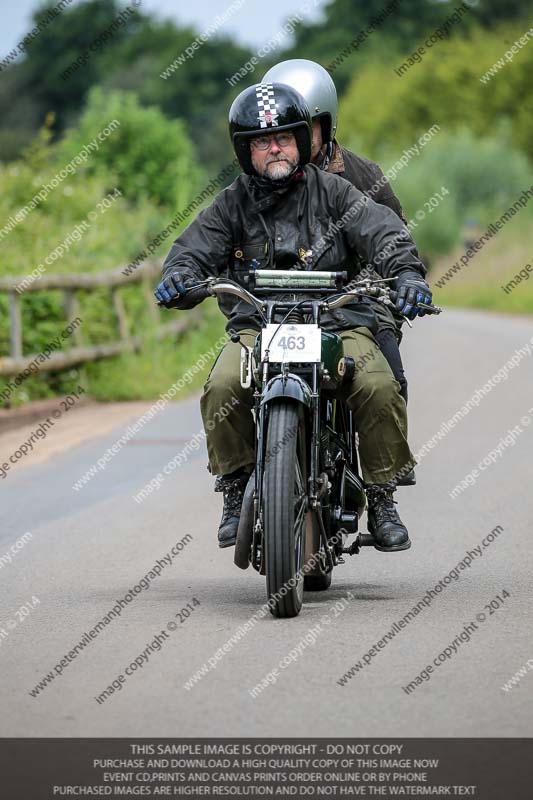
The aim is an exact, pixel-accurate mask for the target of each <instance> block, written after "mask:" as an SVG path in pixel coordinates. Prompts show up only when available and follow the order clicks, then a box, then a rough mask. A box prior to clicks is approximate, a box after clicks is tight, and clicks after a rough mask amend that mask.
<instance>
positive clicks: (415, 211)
mask: <svg viewBox="0 0 533 800" xmlns="http://www.w3.org/2000/svg"><path fill="white" fill-rule="evenodd" d="M397 158H398V156H397V154H396V153H390V152H389V154H388V155H387V154H383V159H381V158H380V165H381V166H382V168H383V169H384V170H385V171H386V170H387V169H388V168H389V167H391V166H392V165H393V164H394V163H395V161H396V160H397ZM532 184H533V168H532V167H531V165H530V164H529V162H528V159H527V158H526V156H525V155H523V153H520V152H518V151H516V150H514V149H513V147H512V145H511V144H510V142H509V136H508V132H507V133H506V132H505V130H503V129H502V130H501V132H500V134H499V135H497V134H494V135H493V136H490V137H480V136H476V135H475V134H474V133H472V131H469V130H467V129H460V130H458V131H457V132H455V133H450V132H447V131H441V132H439V133H437V134H436V135H435V136H434V138H433V139H432V140H431V142H430V143H429V144H427V146H426V147H425V148H424V149H423V150H421V151H420V155H419V156H414V157H413V158H412V159H411V160H410V161H409V162H408V164H407V165H406V166H405V167H404V168H403V169H401V170H400V171H399V172H398V174H397V176H396V178H395V179H394V180H393V181H392V186H393V188H394V191H395V193H396V194H397V195H398V197H399V198H400V201H401V203H402V206H403V209H404V213H405V215H406V217H407V219H408V220H414V227H413V228H412V235H413V238H414V239H415V241H416V242H417V244H418V246H419V248H420V251H421V252H422V253H423V254H424V255H425V256H426V257H430V258H433V257H434V256H436V255H439V254H443V253H448V252H450V251H451V250H452V249H453V248H454V247H455V245H456V244H457V243H458V242H459V240H460V238H461V235H462V232H463V229H464V227H465V225H475V227H477V228H479V227H481V226H486V225H488V224H489V223H490V222H491V221H492V220H493V219H494V218H495V217H497V216H500V215H501V214H502V213H503V212H504V211H505V210H506V209H507V208H508V207H509V206H511V205H512V204H513V203H514V202H515V200H516V199H517V198H518V197H519V195H520V193H521V192H522V191H523V190H524V189H526V188H528V187H529V186H531V185H532ZM443 188H444V189H445V190H447V191H448V192H449V193H448V194H446V192H445V191H443ZM438 194H441V195H442V197H443V199H442V200H440V201H438V205H436V206H435V208H433V209H431V206H429V207H428V204H429V201H430V199H431V198H432V197H436V196H437V195H438ZM420 217H422V219H421V220H420Z"/></svg>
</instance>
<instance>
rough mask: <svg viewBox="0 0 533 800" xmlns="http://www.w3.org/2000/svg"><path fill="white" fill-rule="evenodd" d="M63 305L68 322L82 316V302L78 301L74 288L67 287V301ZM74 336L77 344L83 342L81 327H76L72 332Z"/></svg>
mask: <svg viewBox="0 0 533 800" xmlns="http://www.w3.org/2000/svg"><path fill="white" fill-rule="evenodd" d="M63 307H64V309H65V316H66V318H67V322H72V320H74V319H77V318H78V317H79V316H80V304H79V301H78V295H77V294H76V292H75V290H74V289H65V302H64V305H63ZM72 338H73V339H74V342H75V344H77V345H81V344H82V342H83V337H82V332H81V329H80V328H75V330H74V331H73V333H72Z"/></svg>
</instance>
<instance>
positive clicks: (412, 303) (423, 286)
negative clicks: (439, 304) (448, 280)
mask: <svg viewBox="0 0 533 800" xmlns="http://www.w3.org/2000/svg"><path fill="white" fill-rule="evenodd" d="M397 286H398V299H397V300H396V308H397V310H398V311H399V312H400V314H403V315H404V317H407V319H414V318H415V317H416V316H417V315H418V316H420V317H423V316H425V314H426V311H425V309H423V308H418V306H417V305H416V304H417V303H426V304H427V305H429V304H430V303H431V301H432V299H433V295H432V293H431V289H430V288H429V286H428V285H427V283H426V282H425V280H424V279H423V278H405V279H404V280H403V281H402V279H401V278H398V282H397Z"/></svg>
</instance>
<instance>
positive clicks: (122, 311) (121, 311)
mask: <svg viewBox="0 0 533 800" xmlns="http://www.w3.org/2000/svg"><path fill="white" fill-rule="evenodd" d="M111 297H112V299H113V308H114V309H115V314H116V315H117V320H118V331H119V334H120V338H121V339H122V340H124V341H127V340H128V339H129V338H130V331H129V325H128V317H127V316H126V308H125V307H124V301H123V299H122V295H121V294H120V291H119V289H118V287H116V286H115V287H113V289H111Z"/></svg>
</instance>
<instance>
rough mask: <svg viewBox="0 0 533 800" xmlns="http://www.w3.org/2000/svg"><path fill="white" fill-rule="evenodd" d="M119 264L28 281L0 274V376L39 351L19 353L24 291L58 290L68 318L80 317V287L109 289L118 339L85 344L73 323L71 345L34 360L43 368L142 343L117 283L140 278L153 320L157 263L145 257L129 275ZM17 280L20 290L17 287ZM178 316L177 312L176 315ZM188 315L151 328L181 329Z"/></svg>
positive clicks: (21, 368) (56, 369)
mask: <svg viewBox="0 0 533 800" xmlns="http://www.w3.org/2000/svg"><path fill="white" fill-rule="evenodd" d="M123 269H124V267H119V268H118V269H114V270H110V271H107V272H97V273H93V274H89V275H44V276H43V277H41V278H38V279H36V280H34V281H32V282H29V281H28V280H27V279H26V278H27V276H25V277H23V278H0V294H7V296H8V304H9V357H6V358H0V376H2V375H5V376H9V375H18V374H19V373H20V372H23V371H24V370H25V369H27V368H28V367H29V365H30V364H31V363H32V362H34V361H35V359H37V358H38V357H39V355H40V354H39V353H34V354H32V355H26V356H24V355H23V352H24V350H23V344H24V341H23V330H22V316H21V304H22V303H23V302H24V294H25V293H26V292H42V291H49V290H51V289H59V290H61V291H62V292H63V295H64V301H63V308H64V310H65V317H66V320H67V322H71V321H72V320H75V319H77V318H79V301H78V294H79V292H90V291H94V290H96V289H102V288H106V289H109V291H110V292H111V298H112V303H113V308H114V311H115V316H116V320H117V333H118V337H119V338H118V339H117V340H115V341H112V342H106V343H105V344H99V345H93V346H84V344H83V329H82V328H75V329H74V330H73V332H72V335H71V337H69V338H72V341H73V343H74V346H73V347H70V348H69V349H68V350H63V351H61V352H54V353H52V354H51V355H50V356H49V357H48V358H47V360H46V361H45V362H43V363H42V364H41V365H36V366H37V368H38V369H42V370H43V371H44V372H60V371H61V370H64V369H69V368H70V367H73V366H75V365H77V364H83V363H84V362H86V361H96V360H98V359H101V358H109V357H111V356H117V355H120V353H125V352H131V351H136V350H139V348H140V347H141V346H142V341H143V336H142V335H141V336H139V335H133V334H132V332H131V326H130V321H129V320H128V317H127V314H126V309H125V306H124V302H123V298H122V295H121V293H120V290H121V288H123V287H124V286H130V285H131V284H134V283H141V284H142V287H143V292H144V295H145V297H146V303H147V307H148V309H149V312H150V315H151V316H152V318H153V320H154V322H155V323H157V320H158V318H159V312H158V309H157V304H156V300H155V297H154V295H153V283H154V280H156V279H157V277H158V276H159V275H160V274H161V265H160V264H156V263H153V262H145V263H144V264H143V265H142V266H141V267H138V268H137V270H136V271H135V272H133V273H132V274H131V275H124V273H123V272H122V270H123ZM21 284H22V285H23V286H24V289H23V291H22V292H20V293H19V292H18V291H17V287H20V286H21ZM180 316H181V315H180ZM192 321H193V320H192V317H190V316H189V315H187V317H186V318H185V319H183V318H180V319H174V320H172V322H169V323H167V324H164V325H158V326H157V327H156V329H155V335H156V337H157V338H162V337H163V336H167V335H168V334H171V333H175V334H178V333H182V332H183V331H185V330H186V329H187V328H189V327H190V325H191V322H192Z"/></svg>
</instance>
